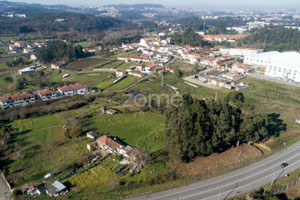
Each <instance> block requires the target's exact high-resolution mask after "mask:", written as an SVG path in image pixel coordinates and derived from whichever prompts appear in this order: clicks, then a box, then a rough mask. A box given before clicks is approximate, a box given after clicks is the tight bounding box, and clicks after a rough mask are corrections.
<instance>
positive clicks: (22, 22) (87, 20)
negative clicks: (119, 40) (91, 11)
mask: <svg viewBox="0 0 300 200" xmlns="http://www.w3.org/2000/svg"><path fill="white" fill-rule="evenodd" d="M57 18H62V19H65V21H64V22H56V21H55V20H56V19H57ZM0 23H1V24H0V34H1V35H18V34H19V33H32V32H35V33H41V34H49V32H66V31H79V32H85V33H93V32H101V31H105V30H108V29H110V28H114V29H115V30H121V29H134V28H137V24H133V23H131V22H129V21H126V20H122V19H117V18H111V17H95V16H93V15H86V14H79V13H44V14H38V15H34V16H31V17H27V18H7V17H0Z"/></svg>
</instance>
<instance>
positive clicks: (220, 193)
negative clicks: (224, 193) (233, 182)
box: [218, 189, 221, 200]
mask: <svg viewBox="0 0 300 200" xmlns="http://www.w3.org/2000/svg"><path fill="white" fill-rule="evenodd" d="M220 197H221V189H219V196H218V200H220Z"/></svg>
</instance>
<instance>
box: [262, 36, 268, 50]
mask: <svg viewBox="0 0 300 200" xmlns="http://www.w3.org/2000/svg"><path fill="white" fill-rule="evenodd" d="M266 41H267V34H266V35H265V40H264V44H263V49H265V47H266Z"/></svg>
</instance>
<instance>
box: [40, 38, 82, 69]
mask: <svg viewBox="0 0 300 200" xmlns="http://www.w3.org/2000/svg"><path fill="white" fill-rule="evenodd" d="M36 56H37V59H38V60H40V61H41V62H43V63H50V62H53V61H54V62H55V61H61V60H63V59H64V60H66V61H74V60H76V59H77V58H81V57H83V56H84V54H83V51H82V47H81V46H79V45H78V46H75V47H74V46H73V45H71V44H66V43H65V42H62V41H60V40H55V41H50V42H49V43H47V44H46V45H45V46H44V47H42V48H40V49H38V50H37V51H36Z"/></svg>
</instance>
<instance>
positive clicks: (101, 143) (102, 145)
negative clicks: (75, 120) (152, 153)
mask: <svg viewBox="0 0 300 200" xmlns="http://www.w3.org/2000/svg"><path fill="white" fill-rule="evenodd" d="M88 134H90V132H89V133H87V136H88V137H89V135H88ZM89 138H92V137H89ZM87 150H88V151H95V150H100V151H103V152H105V153H110V154H117V155H120V156H122V157H123V158H124V159H125V160H126V161H125V162H127V163H131V164H133V166H134V170H137V171H139V170H140V169H141V168H142V167H144V166H145V164H146V160H147V158H148V154H146V153H144V152H142V151H141V150H140V149H138V148H136V147H131V146H130V145H127V144H125V143H124V142H122V141H119V140H118V139H117V138H116V137H111V136H107V135H103V136H101V137H99V138H97V139H95V140H94V141H93V142H91V143H88V144H87Z"/></svg>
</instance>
